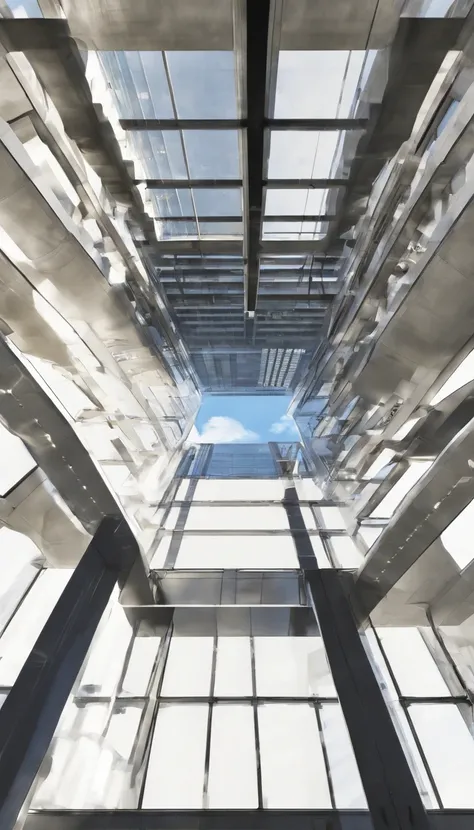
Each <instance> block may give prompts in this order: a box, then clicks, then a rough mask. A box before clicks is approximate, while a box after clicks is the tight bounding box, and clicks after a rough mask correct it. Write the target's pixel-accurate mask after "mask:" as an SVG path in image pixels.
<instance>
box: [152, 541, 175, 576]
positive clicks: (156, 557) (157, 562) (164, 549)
mask: <svg viewBox="0 0 474 830" xmlns="http://www.w3.org/2000/svg"><path fill="white" fill-rule="evenodd" d="M172 538H173V537H172V536H165V537H164V538H163V539H161V541H160V542H159V543H158V547H157V549H156V551H155V553H154V554H153V558H152V560H151V562H150V568H152V569H153V568H164V566H165V562H166V557H167V556H168V551H169V549H170V545H171V542H172Z"/></svg>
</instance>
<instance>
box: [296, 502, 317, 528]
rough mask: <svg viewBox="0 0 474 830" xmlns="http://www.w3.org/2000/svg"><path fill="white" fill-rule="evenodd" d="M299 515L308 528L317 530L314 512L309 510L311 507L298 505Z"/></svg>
mask: <svg viewBox="0 0 474 830" xmlns="http://www.w3.org/2000/svg"><path fill="white" fill-rule="evenodd" d="M300 510H301V515H302V516H303V520H304V523H305V525H306V527H307V528H308V530H317V529H318V526H317V524H316V519H315V518H314V513H313V511H312V510H311V507H305V506H304V505H303V507H300Z"/></svg>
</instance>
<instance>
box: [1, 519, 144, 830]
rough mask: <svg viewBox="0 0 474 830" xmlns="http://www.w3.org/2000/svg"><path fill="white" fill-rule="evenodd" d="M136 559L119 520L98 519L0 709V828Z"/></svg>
mask: <svg viewBox="0 0 474 830" xmlns="http://www.w3.org/2000/svg"><path fill="white" fill-rule="evenodd" d="M139 556H140V554H139V549H138V545H137V542H136V540H135V538H134V536H133V534H132V532H131V531H130V529H129V527H128V526H127V525H126V523H125V522H124V521H123V520H122V519H117V518H115V517H106V518H105V519H103V521H102V522H101V524H100V526H99V529H98V530H97V532H96V534H95V536H94V538H93V540H92V542H91V543H90V545H89V547H88V548H87V550H86V552H85V553H84V555H83V557H82V559H81V561H80V562H79V564H78V565H77V567H76V569H75V571H74V573H73V575H72V576H71V579H70V580H69V582H68V584H67V586H66V588H65V589H64V591H63V593H62V595H61V597H60V598H59V600H58V602H57V603H56V605H55V607H54V609H53V611H52V613H51V615H50V617H49V619H48V621H47V622H46V625H45V626H44V628H43V630H42V631H41V633H40V635H39V637H38V639H37V641H36V643H35V645H34V647H33V650H32V651H31V654H30V655H29V657H28V659H27V661H26V663H25V665H24V666H23V668H22V670H21V672H20V674H19V676H18V678H17V680H16V682H15V683H14V685H13V688H12V689H11V691H10V693H9V694H8V697H7V699H6V701H5V703H4V705H3V707H2V709H1V710H0V826H1V827H2V830H13V827H14V826H15V824H16V821H17V818H18V815H19V813H20V811H21V809H22V807H23V804H24V802H25V799H26V798H27V796H28V793H29V790H30V788H31V786H32V784H33V782H34V780H35V777H36V774H37V772H38V770H39V767H40V765H41V762H42V760H43V758H44V756H45V754H46V752H47V749H48V747H49V744H50V742H51V739H52V737H53V734H54V730H55V729H56V726H57V723H58V721H59V718H60V716H61V712H62V710H63V708H64V705H65V703H66V701H67V699H68V696H69V694H70V692H71V688H72V686H73V683H74V680H75V679H76V676H77V674H78V672H79V670H80V668H81V666H82V664H83V662H84V659H85V657H86V654H87V651H88V649H89V646H90V644H91V641H92V638H93V636H94V634H95V631H96V628H97V625H98V623H99V621H100V618H101V616H102V613H103V611H104V609H105V607H106V605H107V603H108V601H109V599H110V596H111V593H112V590H113V588H114V586H115V584H116V583H117V581H118V580H120V581H122V582H123V581H124V579H125V578H126V576H127V574H128V573H129V572H130V570H131V568H132V567H133V565H134V563H135V562H136V561H137V559H138V558H139Z"/></svg>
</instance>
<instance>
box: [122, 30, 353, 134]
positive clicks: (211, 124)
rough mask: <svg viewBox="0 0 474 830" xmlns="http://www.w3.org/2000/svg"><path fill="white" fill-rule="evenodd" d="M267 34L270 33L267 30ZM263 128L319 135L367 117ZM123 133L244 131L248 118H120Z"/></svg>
mask: <svg viewBox="0 0 474 830" xmlns="http://www.w3.org/2000/svg"><path fill="white" fill-rule="evenodd" d="M267 31H268V30H267ZM262 122H263V127H264V129H269V130H315V131H317V132H327V131H332V130H334V131H339V130H344V131H347V130H360V129H363V128H364V127H366V126H367V124H368V119H367V118H273V119H272V118H262ZM120 126H121V127H122V129H123V130H242V129H248V126H249V122H248V121H247V120H245V119H238V118H237V119H236V118H229V119H222V118H121V119H120Z"/></svg>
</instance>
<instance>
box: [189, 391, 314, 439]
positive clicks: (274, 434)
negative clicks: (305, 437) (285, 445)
mask: <svg viewBox="0 0 474 830" xmlns="http://www.w3.org/2000/svg"><path fill="white" fill-rule="evenodd" d="M290 401H291V397H290V396H289V395H271V394H269V395H268V394H261V395H212V394H209V395H204V397H203V399H202V404H201V408H200V410H199V412H198V415H197V418H196V426H195V427H194V429H193V430H192V432H191V434H190V436H189V440H190V441H191V442H200V443H212V444H229V443H234V442H235V443H245V444H249V443H253V444H259V443H265V442H267V441H299V440H300V435H299V432H298V429H297V426H296V424H295V422H294V420H293V417H292V416H291V415H288V414H287V412H288V406H289V403H290Z"/></svg>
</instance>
